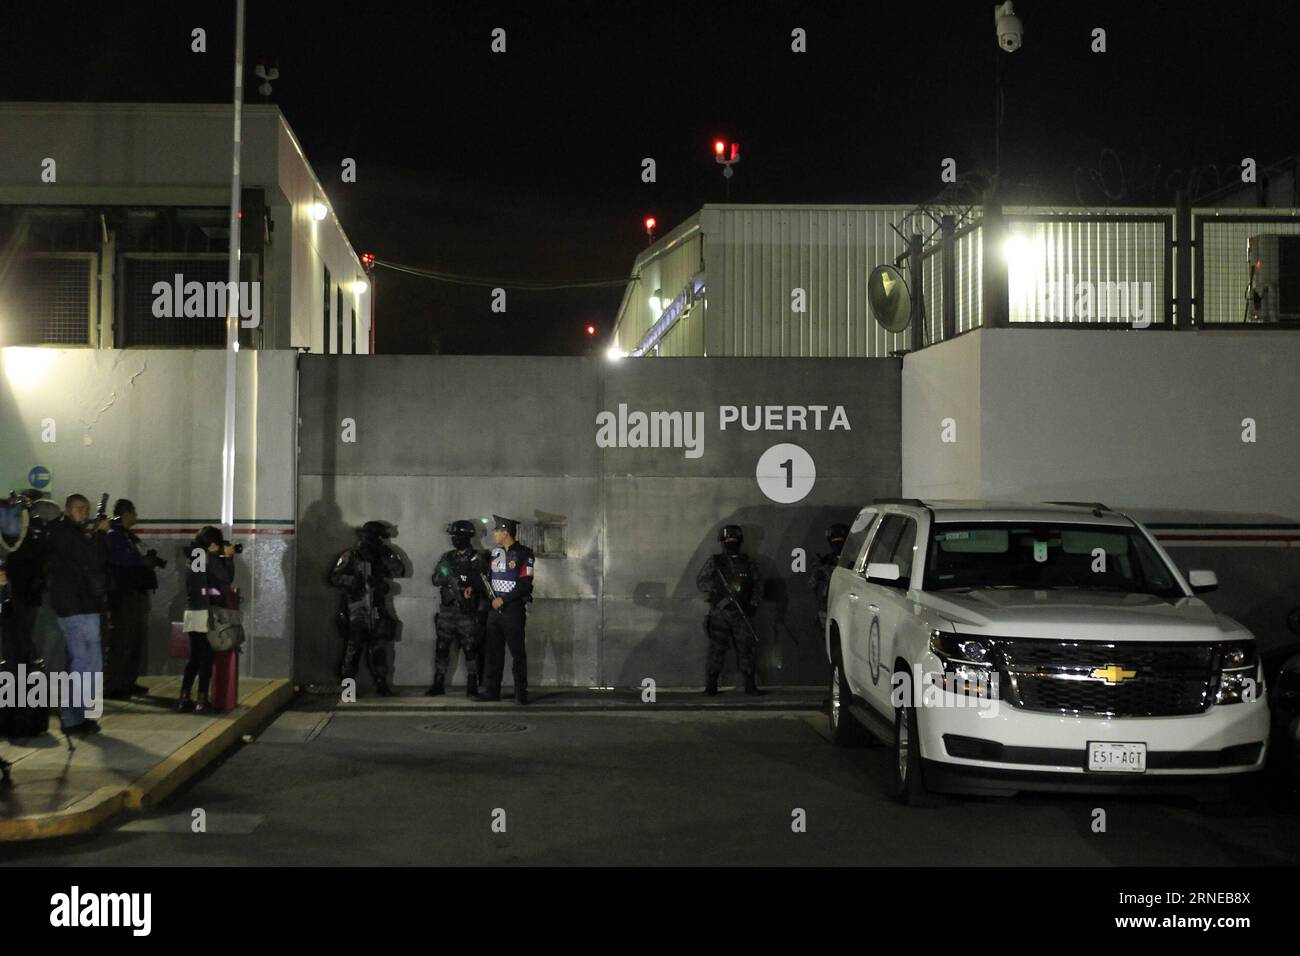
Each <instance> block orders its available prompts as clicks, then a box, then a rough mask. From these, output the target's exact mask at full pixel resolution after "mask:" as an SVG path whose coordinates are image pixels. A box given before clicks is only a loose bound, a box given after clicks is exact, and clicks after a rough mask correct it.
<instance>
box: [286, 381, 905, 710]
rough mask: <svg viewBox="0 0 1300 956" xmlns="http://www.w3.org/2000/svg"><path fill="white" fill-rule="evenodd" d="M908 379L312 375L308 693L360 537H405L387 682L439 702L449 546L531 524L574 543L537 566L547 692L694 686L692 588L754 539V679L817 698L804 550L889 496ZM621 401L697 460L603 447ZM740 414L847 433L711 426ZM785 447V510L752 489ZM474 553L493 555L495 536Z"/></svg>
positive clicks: (301, 623)
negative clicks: (459, 536) (657, 420)
mask: <svg viewBox="0 0 1300 956" xmlns="http://www.w3.org/2000/svg"><path fill="white" fill-rule="evenodd" d="M898 378H899V363H898V361H897V360H893V359H880V360H869V361H853V360H844V361H838V360H811V361H809V360H790V359H785V360H766V359H716V360H715V359H710V360H705V359H665V360H661V361H657V362H645V361H638V360H625V361H623V362H621V363H610V362H607V361H606V360H604V359H570V358H494V357H474V358H463V357H441V356H375V357H373V358H370V359H367V360H364V361H363V360H353V359H349V358H347V357H343V358H336V357H319V358H318V357H315V356H304V357H303V358H302V378H301V397H300V404H301V408H302V413H301V416H300V417H301V420H302V424H301V431H300V436H301V454H300V483H299V537H300V538H301V540H302V541H303V542H304V547H303V548H302V556H301V567H300V573H299V579H298V580H299V587H298V599H297V611H296V619H297V624H298V636H299V640H298V644H297V648H298V652H297V657H296V674H297V676H298V678H299V679H300V680H304V681H308V682H317V681H319V682H326V681H330V680H333V679H336V675H337V666H338V659H339V653H340V643H339V639H338V637H337V635H336V634H335V632H334V629H333V626H332V623H331V620H330V617H331V613H332V611H333V608H334V606H335V599H334V596H333V595H332V594H331V593H330V591H329V590H328V588H327V587H326V586H325V583H324V577H325V574H326V572H327V570H328V567H329V565H330V564H331V562H332V561H333V559H334V557H335V556H336V555H337V554H338V552H339V551H341V550H342V549H343V548H345V547H347V546H348V545H349V544H350V543H351V542H352V541H353V540H354V533H353V530H352V529H353V528H355V527H356V526H358V525H359V524H361V523H362V522H363V521H365V520H367V519H370V518H381V519H386V520H389V521H392V522H393V523H395V524H396V525H397V527H398V535H397V537H396V538H395V539H394V543H395V545H397V547H398V548H399V549H400V550H401V551H402V552H403V553H404V554H405V556H406V557H407V558H408V560H409V562H410V564H411V565H412V566H413V575H412V576H411V577H410V578H408V579H406V580H404V581H402V582H400V583H399V588H398V592H397V594H396V596H395V601H394V605H395V608H396V610H397V612H398V615H399V617H400V618H401V619H402V621H403V625H404V626H403V636H402V641H401V642H400V643H399V645H398V647H397V650H396V660H395V665H396V671H395V674H396V681H397V683H399V684H424V683H426V682H427V681H428V680H429V678H430V676H431V673H432V657H433V647H432V634H433V615H434V613H435V611H436V605H437V596H436V592H435V591H434V590H433V587H432V584H431V582H430V580H429V578H430V574H431V573H432V570H433V564H434V561H435V560H436V557H437V555H438V554H439V553H441V552H442V551H444V550H446V549H447V548H448V547H449V546H450V544H449V542H448V539H447V536H446V535H445V534H444V533H443V526H444V525H445V524H446V523H447V522H448V521H450V520H453V519H456V518H466V517H469V518H479V517H487V516H490V515H491V514H492V513H494V512H495V513H498V514H506V515H509V516H512V517H515V518H518V519H520V520H522V521H523V522H525V531H524V533H523V534H524V535H525V536H526V535H527V534H529V533H531V528H530V526H532V525H535V524H536V523H537V522H539V521H552V522H559V523H562V524H563V525H564V533H565V540H566V550H565V555H564V556H563V557H541V558H539V559H538V562H537V584H536V594H537V600H536V601H535V602H534V604H533V605H532V607H531V609H530V612H529V615H530V616H529V625H528V634H529V637H528V641H529V664H530V671H531V677H532V680H533V681H535V682H536V683H539V684H558V685H573V686H593V685H597V686H605V685H630V684H637V683H639V682H640V681H641V680H642V679H643V678H645V677H652V678H654V679H655V680H656V681H658V682H659V683H661V684H665V685H673V684H677V685H680V684H699V683H700V682H701V681H702V679H703V668H704V652H705V637H704V634H703V631H702V628H701V621H702V618H703V614H704V611H705V604H704V601H703V600H702V598H701V597H700V596H699V595H698V593H697V592H696V590H695V575H696V573H697V571H698V569H699V566H700V565H701V564H702V563H703V561H704V558H705V557H706V556H707V555H708V554H710V553H712V552H713V550H714V549H715V548H716V547H717V543H716V535H717V531H718V529H719V528H720V527H721V525H722V524H724V523H727V522H737V523H739V524H741V525H742V526H743V527H744V529H745V532H746V536H747V546H748V547H749V548H750V549H751V552H752V553H753V554H755V555H756V556H757V557H758V559H759V562H760V566H761V568H762V570H763V571H764V573H765V574H766V575H767V576H768V577H769V578H770V579H771V584H770V586H769V592H768V594H769V601H768V602H767V604H766V606H765V608H764V611H763V612H762V614H761V615H760V618H759V620H758V624H757V626H758V629H759V633H760V637H761V640H762V657H761V675H762V677H763V679H764V680H767V681H769V682H774V683H775V682H785V683H811V682H820V681H821V680H823V679H824V676H825V674H824V667H825V664H824V661H823V660H822V653H821V651H820V648H819V644H818V641H817V637H816V635H815V634H814V631H813V627H812V624H811V622H812V620H813V618H814V609H813V604H812V596H811V594H810V592H809V591H808V589H807V586H806V581H807V575H806V573H795V572H792V571H791V563H792V558H791V552H792V550H793V549H795V548H803V549H805V550H806V551H807V552H808V554H809V556H810V559H813V558H815V556H816V554H817V553H819V552H820V551H821V550H824V549H825V540H824V537H823V535H824V531H825V527H826V525H827V524H829V523H830V522H831V521H834V520H837V519H841V518H843V517H845V516H846V515H848V516H851V515H852V514H853V513H854V511H855V510H856V509H857V508H859V507H860V506H861V504H862V503H863V502H864V501H866V500H867V499H869V498H871V497H874V496H877V495H889V494H895V493H897V489H898V481H899V465H898V455H899V446H898V441H899V430H900V423H899V404H898V395H899V383H898ZM620 403H621V404H625V405H627V406H628V411H629V412H631V411H635V410H638V409H639V410H643V411H651V410H680V411H699V412H701V413H703V415H704V431H703V436H704V437H703V447H702V450H701V451H702V453H701V454H700V456H699V457H687V456H686V454H685V450H684V449H682V448H627V447H610V448H598V447H597V445H596V422H597V414H598V413H599V412H601V411H606V410H607V411H610V412H614V413H615V414H617V411H618V406H619V405H620ZM746 404H747V405H765V406H766V405H774V406H786V405H801V406H811V405H827V406H835V405H842V406H844V414H845V417H846V418H847V421H848V425H849V427H848V428H847V429H845V428H842V427H838V428H836V429H835V430H833V431H832V430H829V428H828V426H829V424H830V417H831V409H829V408H828V410H827V412H826V413H825V414H824V417H823V420H822V430H821V431H813V430H806V431H793V432H791V431H777V430H775V429H773V430H766V428H764V429H763V430H758V431H752V432H746V431H744V430H743V429H742V428H741V427H740V426H739V425H738V424H735V423H733V424H730V425H729V426H728V427H727V428H726V430H723V429H721V427H720V416H719V406H721V405H746ZM344 418H351V419H353V420H354V421H355V423H356V441H355V442H345V441H343V440H341V435H342V431H341V427H342V426H341V422H342V420H343V419H344ZM764 424H765V425H766V424H767V423H766V422H765V423H764ZM773 424H775V419H774V420H773ZM807 424H808V425H809V428H810V429H811V425H812V417H811V414H810V415H809V417H808V420H807ZM781 442H794V443H797V444H798V445H800V446H801V447H803V448H804V449H805V450H807V451H808V453H809V454H810V455H811V456H812V458H813V460H814V462H815V467H816V480H815V483H814V485H813V488H812V491H811V493H810V494H809V495H808V496H807V497H806V498H804V499H803V500H802V501H799V502H797V503H794V504H777V503H776V502H774V501H771V500H769V499H768V498H767V497H766V496H765V495H764V494H763V492H762V491H761V490H760V489H759V487H758V484H757V481H756V479H755V466H756V463H757V460H758V457H759V455H760V454H761V453H762V452H763V451H764V450H765V449H766V448H768V447H769V446H771V445H774V444H777V443H781ZM530 543H531V542H530ZM479 544H480V545H481V546H485V547H490V536H485V537H484V538H483V539H480V541H479ZM462 676H463V670H462V669H461V668H459V667H458V669H457V671H456V677H457V678H460V677H462Z"/></svg>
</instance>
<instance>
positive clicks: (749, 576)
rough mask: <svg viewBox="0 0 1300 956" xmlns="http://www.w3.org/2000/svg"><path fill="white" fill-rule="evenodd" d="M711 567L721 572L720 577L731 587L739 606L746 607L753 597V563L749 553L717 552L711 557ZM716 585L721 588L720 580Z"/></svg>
mask: <svg viewBox="0 0 1300 956" xmlns="http://www.w3.org/2000/svg"><path fill="white" fill-rule="evenodd" d="M713 567H714V568H716V569H717V570H718V571H721V572H722V577H724V578H726V580H727V584H728V585H729V586H730V588H731V594H732V596H733V597H734V598H735V599H736V600H737V601H738V602H739V603H740V606H741V607H742V608H745V609H748V608H749V602H750V601H751V600H752V599H753V597H754V565H753V564H752V563H751V561H750V558H749V555H747V554H735V555H731V554H726V553H725V552H724V553H722V554H717V555H714V557H713ZM718 587H719V589H721V587H722V584H721V582H718Z"/></svg>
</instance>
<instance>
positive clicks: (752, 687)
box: [745, 674, 764, 697]
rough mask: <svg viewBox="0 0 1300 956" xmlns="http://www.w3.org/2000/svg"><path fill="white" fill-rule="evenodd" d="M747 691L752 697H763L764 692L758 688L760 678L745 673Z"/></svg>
mask: <svg viewBox="0 0 1300 956" xmlns="http://www.w3.org/2000/svg"><path fill="white" fill-rule="evenodd" d="M745 693H746V694H748V695H749V696H750V697H761V696H762V695H763V693H764V692H763V691H761V690H759V689H758V678H757V677H756V676H755V675H753V674H746V675H745Z"/></svg>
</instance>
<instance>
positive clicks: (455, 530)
mask: <svg viewBox="0 0 1300 956" xmlns="http://www.w3.org/2000/svg"><path fill="white" fill-rule="evenodd" d="M446 530H447V534H449V535H451V536H452V537H453V538H454V537H456V535H458V534H463V535H468V536H469V537H471V538H472V537H474V532H475V531H477V530H478V529H477V528H475V527H474V522H472V521H468V520H466V519H464V518H462V519H461V520H460V521H453V522H451V524H449V525H447V529H446Z"/></svg>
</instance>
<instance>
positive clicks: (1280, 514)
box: [902, 329, 1300, 640]
mask: <svg viewBox="0 0 1300 956" xmlns="http://www.w3.org/2000/svg"><path fill="white" fill-rule="evenodd" d="M902 382H903V414H902V420H903V457H902V461H903V469H902V470H903V493H904V494H905V495H909V496H916V497H921V498H926V497H933V498H952V497H979V498H994V499H999V498H1000V499H1025V500H1030V501H1050V500H1080V501H1102V502H1105V503H1106V504H1108V505H1110V506H1111V507H1114V508H1122V509H1123V510H1125V511H1129V512H1132V513H1133V514H1135V515H1136V516H1137V517H1139V518H1140V519H1142V520H1145V521H1150V522H1152V523H1153V524H1154V525H1155V526H1156V528H1155V530H1156V532H1157V536H1158V537H1161V538H1162V539H1164V540H1165V541H1166V543H1167V544H1169V545H1170V546H1171V547H1173V548H1177V549H1178V550H1177V551H1176V552H1174V553H1173V556H1174V559H1175V560H1176V561H1178V562H1179V563H1180V564H1183V565H1184V567H1186V563H1185V562H1186V561H1190V560H1193V559H1195V560H1199V561H1200V562H1201V563H1200V564H1199V565H1198V566H1199V567H1209V568H1211V569H1212V570H1216V571H1218V572H1219V573H1220V575H1221V577H1223V578H1224V584H1223V587H1222V589H1221V591H1220V593H1219V594H1217V595H1215V596H1213V602H1214V603H1215V604H1216V606H1218V607H1219V608H1220V609H1221V610H1225V611H1226V612H1228V613H1231V614H1233V615H1234V616H1237V617H1240V619H1241V620H1242V621H1243V622H1244V623H1246V624H1247V625H1248V626H1250V627H1252V629H1253V630H1255V632H1256V634H1257V636H1259V637H1260V638H1261V640H1264V639H1265V638H1266V637H1268V638H1269V639H1272V636H1274V635H1275V636H1277V637H1278V638H1281V637H1283V636H1284V630H1283V627H1282V621H1283V618H1284V615H1285V612H1286V610H1287V609H1289V608H1291V607H1294V606H1296V605H1297V604H1300V547H1296V545H1300V535H1296V534H1295V531H1297V530H1300V481H1297V475H1298V474H1300V416H1298V415H1297V409H1298V408H1300V333H1297V332H1290V331H1265V330H1261V329H1251V330H1249V331H1240V332H1238V331H1226V330H1214V331H1200V332H1171V331H1157V330H1154V329H1147V330H1134V331H1130V332H1112V331H1103V330H1095V331H1090V330H1083V329H1079V330H1075V329H1061V330H1048V329H1003V330H996V329H980V330H977V331H974V332H971V333H969V334H967V335H964V336H961V337H959V338H956V339H953V340H950V341H948V342H945V343H942V344H940V345H938V346H935V347H933V348H929V349H925V350H924V351H922V352H919V353H914V354H911V355H908V356H907V357H906V358H905V360H904V364H903V376H902ZM945 417H952V418H953V419H954V420H955V422H956V436H957V441H956V442H955V443H946V442H944V441H943V436H942V424H941V419H943V418H945ZM1247 418H1249V419H1253V420H1254V422H1255V431H1256V434H1255V441H1253V442H1246V441H1243V440H1242V436H1243V431H1244V430H1245V427H1246V426H1244V425H1243V420H1245V419H1247ZM1224 526H1237V527H1224ZM1230 533H1231V537H1232V539H1231V540H1229V538H1228V537H1226V536H1227V535H1229V534H1230Z"/></svg>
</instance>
